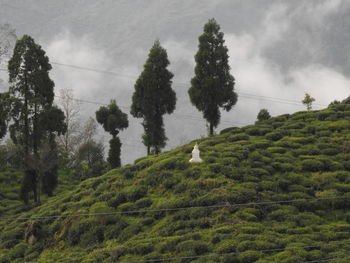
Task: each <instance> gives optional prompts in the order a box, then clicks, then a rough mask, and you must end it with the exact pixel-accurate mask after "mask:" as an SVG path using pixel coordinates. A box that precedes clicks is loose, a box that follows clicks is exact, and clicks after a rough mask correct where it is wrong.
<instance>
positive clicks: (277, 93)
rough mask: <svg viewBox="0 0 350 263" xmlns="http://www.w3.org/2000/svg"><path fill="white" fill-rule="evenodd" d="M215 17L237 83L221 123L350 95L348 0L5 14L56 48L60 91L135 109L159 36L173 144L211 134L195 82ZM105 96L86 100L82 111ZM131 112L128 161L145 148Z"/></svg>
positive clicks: (123, 1) (20, 7)
mask: <svg viewBox="0 0 350 263" xmlns="http://www.w3.org/2000/svg"><path fill="white" fill-rule="evenodd" d="M212 17H214V18H215V19H216V20H217V22H218V23H219V24H220V25H221V30H222V31H223V32H224V34H225V35H224V38H225V40H226V42H225V43H226V45H227V47H228V49H229V55H230V60H229V61H230V66H231V73H232V75H233V76H234V77H235V80H236V85H235V90H236V91H237V92H238V102H237V104H236V105H235V106H234V107H233V109H232V110H231V111H230V112H228V113H227V112H222V118H221V124H220V125H219V127H218V128H217V132H219V131H220V130H221V129H223V128H226V127H231V126H244V125H247V124H252V123H254V122H255V120H256V116H257V113H258V112H259V110H260V109H262V108H266V109H268V111H269V112H270V113H271V115H272V116H276V115H279V114H284V113H293V112H296V111H300V110H304V109H305V107H304V106H303V105H302V104H301V100H302V99H303V97H304V95H305V93H306V92H308V93H310V94H311V96H312V97H314V98H315V99H316V101H315V103H314V109H321V108H324V107H326V106H327V105H328V104H329V103H330V102H332V101H334V100H342V99H344V98H346V97H347V96H349V95H350V52H349V51H350V31H349V29H350V2H349V1H347V0H295V1H290V0H245V1H241V0H215V1H212V0H201V1H198V0H177V1H172V0H147V1H146V0H119V1H112V0H103V1H95V0H76V1H71V0H62V1H53V0H0V24H4V23H9V24H11V25H12V26H13V28H15V29H16V32H17V35H18V36H19V37H20V36H21V35H23V34H29V35H31V36H33V37H34V39H35V40H36V42H38V43H39V44H40V45H42V47H43V49H44V50H45V51H46V52H47V55H48V56H49V58H50V61H51V62H52V66H53V69H52V72H51V77H52V79H53V80H54V82H55V84H56V94H59V92H58V90H59V89H61V88H71V89H73V90H74V97H76V98H78V99H82V100H87V101H93V102H98V103H106V104H107V103H108V102H109V101H110V100H111V99H116V101H117V104H118V105H119V106H120V107H121V109H122V110H123V111H124V112H127V113H128V112H129V107H130V104H131V96H132V93H133V89H134V83H135V81H136V79H137V77H138V75H139V74H140V72H141V71H142V69H143V64H144V62H145V60H146V58H147V54H148V51H149V49H150V48H151V46H152V45H153V42H154V41H155V40H156V39H159V40H160V42H161V44H162V46H164V47H165V48H166V49H167V52H168V56H169V60H170V63H171V65H170V70H171V71H172V72H173V73H174V75H175V77H174V83H173V88H174V90H175V91H176V93H177V99H178V100H177V106H176V111H175V113H174V114H172V115H170V116H166V117H165V129H166V133H167V137H168V139H169V140H168V146H167V147H166V149H165V150H169V149H171V148H173V147H175V146H177V145H181V144H184V143H187V142H189V141H192V140H194V139H196V138H200V137H201V136H206V134H207V128H206V123H205V121H204V120H203V118H202V116H201V114H200V113H199V112H198V111H197V110H196V108H195V107H193V106H192V105H191V103H190V100H189V98H188V95H187V90H188V88H189V86H190V80H191V78H192V77H193V74H194V73H193V69H194V65H195V62H194V55H195V53H196V51H197V46H198V36H199V35H200V34H201V33H202V31H203V26H204V24H205V23H206V22H207V21H208V20H209V19H210V18H212ZM61 64H65V65H73V66H76V67H69V66H63V65H61ZM88 69H91V70H88ZM2 74H3V75H2V78H3V79H4V80H6V78H7V77H6V76H4V72H2ZM2 86H3V87H4V83H2ZM99 106H100V105H99V104H93V103H81V105H80V109H81V112H80V116H81V119H82V120H84V119H86V118H88V117H89V116H94V112H95V111H96V110H97V109H98V108H99ZM129 121H130V125H129V128H128V129H127V130H126V131H123V132H122V133H121V135H120V136H121V140H122V142H123V148H122V160H123V163H124V164H125V163H131V162H133V161H134V160H135V159H136V158H139V157H142V156H144V155H145V154H146V150H145V147H144V146H143V145H142V143H141V139H140V137H141V135H142V133H143V131H142V126H141V124H140V123H141V120H139V119H134V118H132V117H131V115H130V114H129ZM97 139H98V140H101V141H102V142H103V143H104V144H105V145H106V147H107V148H108V140H109V139H110V137H109V135H108V134H107V133H104V132H103V131H102V130H100V131H99V135H98V136H97Z"/></svg>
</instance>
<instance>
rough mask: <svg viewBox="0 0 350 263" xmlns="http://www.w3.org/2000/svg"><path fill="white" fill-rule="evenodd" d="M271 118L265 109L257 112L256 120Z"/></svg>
mask: <svg viewBox="0 0 350 263" xmlns="http://www.w3.org/2000/svg"><path fill="white" fill-rule="evenodd" d="M270 118H271V115H270V113H269V112H268V110H267V109H261V110H260V111H259V113H258V116H257V119H258V121H265V120H268V119H270Z"/></svg>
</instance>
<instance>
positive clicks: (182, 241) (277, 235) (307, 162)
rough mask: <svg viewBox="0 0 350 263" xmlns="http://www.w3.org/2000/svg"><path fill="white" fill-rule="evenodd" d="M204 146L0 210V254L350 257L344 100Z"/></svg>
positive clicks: (243, 259) (108, 258)
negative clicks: (12, 210) (196, 152)
mask: <svg viewBox="0 0 350 263" xmlns="http://www.w3.org/2000/svg"><path fill="white" fill-rule="evenodd" d="M197 142H198V143H199V147H200V150H201V157H202V158H203V159H204V162H203V163H199V164H198V163H197V164H190V163H189V162H188V160H189V159H190V153H191V150H192V147H193V145H194V142H193V143H191V144H188V145H184V146H181V147H177V148H176V149H174V150H172V151H169V152H166V153H163V154H160V155H158V156H150V157H145V158H142V159H139V160H137V161H136V162H135V164H134V165H128V166H125V167H122V168H120V169H116V170H112V171H110V172H108V173H107V174H105V175H103V176H100V177H98V178H93V179H89V180H86V181H84V182H82V183H81V184H80V185H78V186H77V187H76V188H75V189H74V190H73V191H66V192H64V193H62V194H59V195H57V196H55V197H53V198H50V199H49V200H48V201H47V202H45V203H44V204H43V205H42V206H40V207H37V208H34V209H31V210H30V211H27V212H23V213H21V214H16V215H12V216H11V217H16V218H24V219H22V220H14V219H13V218H9V219H8V220H5V218H4V216H2V217H1V219H2V220H1V221H0V262H24V261H25V262H45V263H47V262H85V263H87V262H235V263H250V262H258V263H268V262H278V263H287V262H288V263H297V262H338V263H341V262H344V263H345V262H349V259H350V254H349V251H350V235H349V234H350V210H349V208H350V203H349V199H350V194H349V191H350V105H349V104H335V105H331V106H330V107H328V108H327V109H324V110H321V111H310V112H297V113H295V114H292V115H282V116H278V117H274V118H271V119H269V120H267V121H264V122H260V123H257V124H256V125H250V126H246V127H243V128H229V129H225V130H224V131H222V132H221V134H220V135H217V136H213V137H209V138H201V139H198V140H197ZM91 214H93V215H91ZM72 215H74V216H72ZM27 217H32V218H35V219H32V220H30V219H28V218H27ZM26 218H27V219H26Z"/></svg>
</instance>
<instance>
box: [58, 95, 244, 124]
mask: <svg viewBox="0 0 350 263" xmlns="http://www.w3.org/2000/svg"><path fill="white" fill-rule="evenodd" d="M55 97H56V98H59V99H62V97H60V96H57V95H55ZM69 99H70V100H74V101H77V102H82V103H89V104H95V105H99V106H108V104H107V103H104V102H98V101H91V100H83V99H76V98H73V97H70V98H69ZM118 106H119V107H120V108H122V109H126V110H129V109H130V107H128V106H125V105H118ZM173 115H175V116H180V117H185V118H187V119H191V120H195V121H201V122H203V119H202V118H199V117H196V116H194V115H189V114H181V113H176V112H175V113H173ZM220 122H221V123H227V124H232V125H250V124H251V123H242V122H232V121H226V120H221V121H220Z"/></svg>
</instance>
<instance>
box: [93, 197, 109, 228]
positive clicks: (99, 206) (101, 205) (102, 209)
mask: <svg viewBox="0 0 350 263" xmlns="http://www.w3.org/2000/svg"><path fill="white" fill-rule="evenodd" d="M89 212H90V213H91V214H97V215H95V216H94V217H95V220H97V221H99V222H101V223H102V224H106V223H108V222H109V221H110V220H112V218H113V216H112V215H108V213H112V212H114V209H112V208H111V207H109V206H108V205H107V203H106V202H97V203H94V204H93V205H92V206H91V207H90V211H89ZM105 213H106V215H104V214H105Z"/></svg>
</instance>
